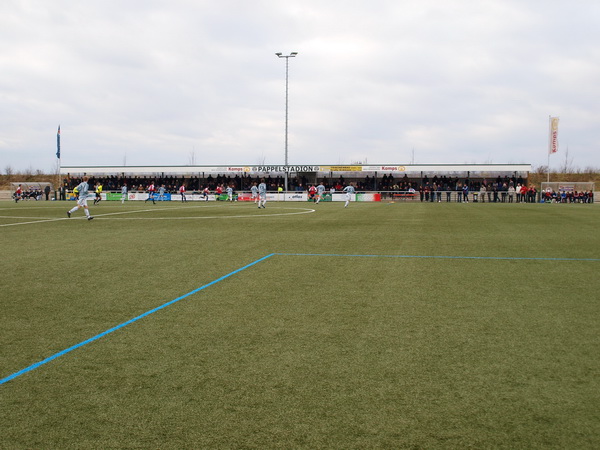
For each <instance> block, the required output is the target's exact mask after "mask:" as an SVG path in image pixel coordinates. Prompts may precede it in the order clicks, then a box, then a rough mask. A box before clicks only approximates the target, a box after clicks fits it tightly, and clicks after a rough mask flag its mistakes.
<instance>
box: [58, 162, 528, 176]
mask: <svg viewBox="0 0 600 450" xmlns="http://www.w3.org/2000/svg"><path fill="white" fill-rule="evenodd" d="M285 172H288V173H317V174H320V175H322V174H330V173H343V174H352V173H354V174H358V173H364V174H369V173H378V174H383V173H393V174H404V173H407V174H420V173H427V174H429V173H441V174H447V173H467V172H470V173H515V172H517V173H523V172H531V164H404V165H403V164H349V165H340V164H327V165H287V166H284V165H262V166H261V165H220V166H197V165H185V166H62V167H61V168H60V174H61V175H67V174H71V175H74V174H87V175H120V174H127V175H151V174H169V175H171V174H173V175H174V174H178V175H199V174H204V175H208V174H215V175H216V174H231V175H233V174H239V175H241V174H247V175H262V174H282V173H285Z"/></svg>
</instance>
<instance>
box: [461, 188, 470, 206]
mask: <svg viewBox="0 0 600 450" xmlns="http://www.w3.org/2000/svg"><path fill="white" fill-rule="evenodd" d="M462 192H463V200H464V201H465V203H469V184H468V183H465V185H464V186H463V188H462Z"/></svg>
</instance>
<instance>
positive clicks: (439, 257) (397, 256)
mask: <svg viewBox="0 0 600 450" xmlns="http://www.w3.org/2000/svg"><path fill="white" fill-rule="evenodd" d="M275 255H280V256H336V257H342V256H346V257H355V258H431V259H491V260H508V261H600V258H535V257H509V256H435V255H343V254H336V253H275Z"/></svg>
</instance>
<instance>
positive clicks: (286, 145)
mask: <svg viewBox="0 0 600 450" xmlns="http://www.w3.org/2000/svg"><path fill="white" fill-rule="evenodd" d="M297 54H298V52H291V53H290V54H289V55H284V54H283V53H281V52H277V53H275V55H276V56H277V57H278V58H285V161H284V167H285V172H284V183H285V184H284V189H285V192H287V191H288V74H289V60H290V58H295V57H296V55H297Z"/></svg>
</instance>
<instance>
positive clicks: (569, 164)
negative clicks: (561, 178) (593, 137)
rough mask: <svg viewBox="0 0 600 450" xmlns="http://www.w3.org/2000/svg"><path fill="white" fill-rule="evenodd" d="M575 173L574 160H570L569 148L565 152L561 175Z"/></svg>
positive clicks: (560, 170)
mask: <svg viewBox="0 0 600 450" xmlns="http://www.w3.org/2000/svg"><path fill="white" fill-rule="evenodd" d="M572 171H573V158H570V159H569V147H567V150H566V151H565V160H564V162H563V164H562V166H561V167H560V169H559V172H560V173H571V172H572Z"/></svg>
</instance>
